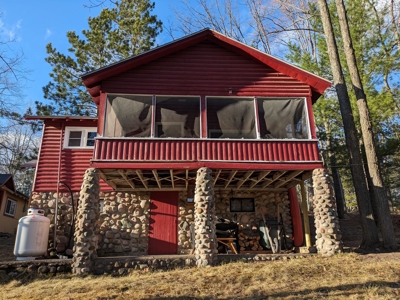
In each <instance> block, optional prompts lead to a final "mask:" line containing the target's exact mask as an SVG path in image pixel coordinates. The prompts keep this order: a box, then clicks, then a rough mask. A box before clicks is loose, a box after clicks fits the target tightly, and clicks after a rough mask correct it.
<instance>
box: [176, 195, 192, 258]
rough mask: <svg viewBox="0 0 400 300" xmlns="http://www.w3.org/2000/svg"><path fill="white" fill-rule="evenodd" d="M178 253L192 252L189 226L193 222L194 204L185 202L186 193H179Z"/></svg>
mask: <svg viewBox="0 0 400 300" xmlns="http://www.w3.org/2000/svg"><path fill="white" fill-rule="evenodd" d="M178 209H179V212H178V213H179V216H178V253H179V254H191V252H192V250H193V248H194V247H193V245H192V240H191V237H190V225H192V224H193V222H194V203H188V202H187V192H186V191H181V192H179V208H178Z"/></svg>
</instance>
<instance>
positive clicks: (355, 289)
mask: <svg viewBox="0 0 400 300" xmlns="http://www.w3.org/2000/svg"><path fill="white" fill-rule="evenodd" d="M370 288H371V289H374V288H390V289H392V292H393V296H395V295H396V296H399V297H400V283H397V282H385V281H369V282H366V283H360V284H349V285H340V286H334V287H327V286H321V287H319V288H317V289H305V290H301V291H296V290H292V291H288V292H280V293H255V294H253V295H251V296H246V297H241V296H237V295H231V296H223V295H218V296H216V295H213V296H204V297H201V296H178V297H176V296H175V297H169V296H156V297H149V298H143V299H146V300H166V299H176V300H186V299H188V300H189V299H193V300H200V299H202V300H212V299H243V300H258V299H260V300H261V299H269V298H276V299H282V298H286V297H291V299H310V297H312V298H315V297H318V298H322V297H327V296H329V294H330V293H334V295H331V296H335V297H343V298H344V297H349V296H351V295H357V294H360V296H366V295H364V293H365V292H366V290H367V289H370ZM119 296H123V293H122V294H120V295H119ZM107 299H113V296H111V297H110V298H107V297H105V298H101V297H99V298H96V300H107Z"/></svg>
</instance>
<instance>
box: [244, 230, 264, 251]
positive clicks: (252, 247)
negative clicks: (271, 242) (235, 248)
mask: <svg viewBox="0 0 400 300" xmlns="http://www.w3.org/2000/svg"><path fill="white" fill-rule="evenodd" d="M238 243H239V247H240V251H246V250H247V251H261V250H263V247H261V245H260V234H259V232H258V231H257V233H253V232H251V233H249V232H247V231H245V230H243V231H241V232H239V234H238Z"/></svg>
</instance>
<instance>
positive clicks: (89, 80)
mask: <svg viewBox="0 0 400 300" xmlns="http://www.w3.org/2000/svg"><path fill="white" fill-rule="evenodd" d="M205 40H208V41H212V42H214V43H216V44H219V45H221V46H223V47H225V48H228V49H230V50H232V51H234V52H237V53H239V54H241V55H243V56H247V57H250V58H253V59H255V60H257V61H259V62H261V63H263V64H265V65H268V66H269V67H271V68H273V69H275V70H277V71H279V72H281V73H283V74H285V75H288V76H290V77H292V78H295V79H297V80H299V81H300V82H303V83H305V84H308V85H309V86H310V87H311V89H312V99H313V101H314V102H315V101H316V100H317V99H318V98H319V97H320V96H321V95H322V93H323V92H324V91H325V90H326V89H327V88H328V87H330V86H331V83H330V82H329V81H328V80H326V79H324V78H322V77H319V76H317V75H314V74H312V73H310V72H308V71H305V70H303V69H301V68H299V67H296V66H294V65H292V64H289V63H287V62H285V61H283V60H281V59H278V58H276V57H274V56H272V55H269V54H267V53H264V52H262V51H260V50H257V49H255V48H253V47H250V46H247V45H245V44H243V43H241V42H239V41H236V40H234V39H232V38H229V37H227V36H225V35H223V34H221V33H219V32H217V31H214V30H211V29H204V30H202V31H199V32H197V33H194V34H192V35H189V36H186V37H184V38H181V39H178V40H176V41H173V42H170V43H168V44H165V45H163V46H160V47H157V48H155V49H152V50H150V51H147V52H145V53H142V54H139V55H136V56H133V57H130V58H127V59H125V60H122V61H120V62H117V63H114V64H112V65H109V66H106V67H103V68H100V69H98V70H95V71H92V72H89V73H87V74H84V75H82V77H81V78H82V81H83V83H84V84H85V86H86V88H87V90H88V91H89V93H90V95H91V96H92V98H93V100H94V101H95V102H96V103H97V104H98V103H99V96H100V83H101V81H103V80H105V79H107V78H109V77H111V76H115V75H117V74H119V73H122V72H125V71H128V70H130V69H133V68H136V67H139V66H141V65H143V64H146V63H149V62H151V61H153V60H156V59H159V58H161V57H163V56H166V55H169V54H172V53H174V52H177V51H180V50H182V49H185V48H187V47H190V46H193V45H195V44H198V43H200V42H202V41H205Z"/></svg>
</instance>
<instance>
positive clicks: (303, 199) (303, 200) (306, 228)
mask: <svg viewBox="0 0 400 300" xmlns="http://www.w3.org/2000/svg"><path fill="white" fill-rule="evenodd" d="M300 188H301V210H302V212H303V223H304V224H303V225H304V237H305V240H306V247H307V248H310V247H311V234H310V222H309V220H308V207H307V197H306V189H305V187H304V181H302V182H300Z"/></svg>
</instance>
